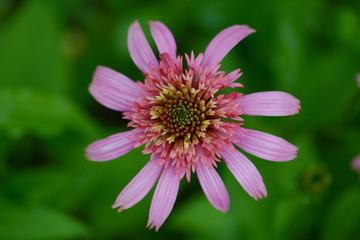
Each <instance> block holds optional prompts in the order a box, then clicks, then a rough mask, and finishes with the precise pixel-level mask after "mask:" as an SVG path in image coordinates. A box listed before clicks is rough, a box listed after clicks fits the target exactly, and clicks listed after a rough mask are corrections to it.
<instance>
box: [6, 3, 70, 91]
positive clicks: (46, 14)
mask: <svg viewBox="0 0 360 240" xmlns="http://www.w3.org/2000/svg"><path fill="white" fill-rule="evenodd" d="M49 4H50V3H49V2H46V1H27V2H25V3H24V4H23V5H22V6H21V7H22V8H21V9H20V11H18V12H17V13H16V15H14V16H13V18H12V19H11V21H9V22H7V24H6V25H4V29H3V31H2V34H3V36H2V37H3V38H2V39H1V40H2V41H0V52H1V54H0V72H1V78H0V83H1V85H2V87H4V86H11V87H19V88H23V87H26V88H35V89H41V90H44V91H50V92H53V93H62V92H64V91H65V90H66V88H67V81H68V68H67V65H66V62H65V58H64V56H63V54H62V53H61V44H60V43H61V41H60V39H61V38H60V36H61V35H60V24H59V22H58V21H57V19H56V17H55V16H56V14H54V11H53V9H52V8H51V7H50V5H49Z"/></svg>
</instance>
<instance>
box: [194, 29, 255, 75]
mask: <svg viewBox="0 0 360 240" xmlns="http://www.w3.org/2000/svg"><path fill="white" fill-rule="evenodd" d="M253 32H255V30H254V29H251V28H249V27H248V26H246V25H235V26H231V27H228V28H226V29H224V30H223V31H221V32H220V33H218V34H217V35H216V36H215V37H214V38H213V39H212V40H211V42H210V43H209V45H208V46H207V48H206V50H205V53H204V59H203V61H202V63H201V65H202V67H204V68H205V67H206V66H209V67H211V66H213V65H214V64H218V63H220V62H221V60H222V59H223V58H224V57H225V56H226V54H228V52H230V50H231V49H232V48H233V47H235V45H236V44H238V43H239V42H240V41H241V40H243V39H244V38H245V37H247V36H248V35H249V34H251V33H253Z"/></svg>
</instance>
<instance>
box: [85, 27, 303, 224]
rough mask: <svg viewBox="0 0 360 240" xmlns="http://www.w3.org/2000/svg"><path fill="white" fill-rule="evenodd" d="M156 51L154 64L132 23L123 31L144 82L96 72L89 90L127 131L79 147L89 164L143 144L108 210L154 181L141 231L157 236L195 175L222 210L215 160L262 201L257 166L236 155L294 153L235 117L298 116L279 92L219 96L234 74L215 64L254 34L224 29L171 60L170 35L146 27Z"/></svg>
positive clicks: (224, 199) (295, 105) (284, 156)
mask: <svg viewBox="0 0 360 240" xmlns="http://www.w3.org/2000/svg"><path fill="white" fill-rule="evenodd" d="M150 30H151V34H152V36H153V38H154V40H155V43H156V46H157V48H158V50H159V53H160V56H159V61H158V59H157V58H156V57H155V55H154V53H153V51H152V50H151V48H150V46H149V44H148V42H147V40H146V38H145V35H144V33H143V31H142V29H141V27H140V25H139V23H138V22H137V21H135V22H134V23H133V24H132V25H131V26H130V28H129V34H128V48H129V52H130V55H131V58H132V60H133V61H134V63H135V64H136V66H137V67H138V68H139V69H140V70H141V71H142V72H143V74H144V76H145V81H144V82H140V81H138V82H136V83H135V82H133V81H132V80H130V79H129V78H127V77H126V76H124V75H122V74H120V73H117V72H115V71H113V70H111V69H109V68H106V67H102V66H98V67H97V69H96V71H95V74H94V78H93V81H92V83H91V85H90V88H89V91H90V93H91V94H92V95H93V96H94V98H95V99H96V100H98V101H99V102H100V103H101V104H103V105H104V106H106V107H108V108H111V109H113V110H116V111H121V112H123V115H124V118H125V119H128V120H130V122H129V124H128V127H131V128H132V130H129V131H127V132H122V133H117V134H115V135H112V136H110V137H108V138H105V139H102V140H99V141H96V142H94V143H92V144H90V145H89V146H88V147H87V148H86V156H87V157H88V158H89V159H90V160H93V161H107V160H111V159H115V158H118V157H120V156H122V155H124V154H126V153H127V152H129V151H130V150H131V149H133V148H137V147H139V146H141V145H145V149H144V150H143V153H144V154H151V156H150V160H149V162H148V163H147V164H146V165H145V167H144V168H143V169H142V170H141V171H140V172H139V173H138V174H137V175H136V176H135V178H134V179H133V180H132V181H131V182H130V183H129V184H128V185H127V186H126V187H125V188H124V189H123V190H122V192H121V193H120V195H119V196H118V198H117V199H116V201H115V203H114V205H113V207H120V209H119V211H122V210H124V209H127V208H130V207H132V206H133V205H135V204H136V203H138V202H139V201H140V200H141V199H142V198H143V197H144V196H145V195H146V194H147V193H148V192H149V191H150V190H151V188H152V187H153V186H154V185H155V183H156V182H157V181H158V183H157V187H156V189H155V193H154V196H153V199H152V202H151V207H150V214H149V221H148V226H149V227H150V228H153V227H155V229H156V230H158V229H159V227H160V226H161V225H162V224H163V222H164V221H165V219H166V218H167V217H168V215H169V214H170V212H171V210H172V208H173V205H174V203H175V199H176V196H177V192H178V188H179V183H180V180H181V179H182V178H183V176H185V175H186V178H187V180H188V181H190V176H191V173H196V175H197V177H198V179H199V182H200V185H201V187H202V189H203V191H204V193H205V195H206V197H207V198H208V200H209V201H210V203H211V204H212V205H213V206H214V207H215V208H217V209H219V210H221V211H223V212H226V211H227V210H228V208H229V197H228V193H227V191H226V188H225V186H224V183H223V182H222V180H221V178H220V176H219V174H218V173H217V172H216V170H215V167H217V163H218V162H221V161H222V160H223V161H224V162H225V164H226V165H227V167H228V168H229V170H230V171H231V172H232V173H233V175H234V176H235V178H236V179H237V180H238V182H239V183H240V184H241V186H242V187H243V188H244V189H245V191H247V192H248V193H249V195H250V196H252V197H253V198H254V199H258V198H263V197H264V196H266V195H267V192H266V188H265V185H264V183H263V180H262V177H261V175H260V173H259V172H258V170H257V169H256V167H255V166H254V165H253V164H252V163H251V162H250V161H249V160H248V159H247V158H246V157H245V156H244V155H243V154H242V153H241V152H239V151H238V150H237V149H235V147H234V144H235V145H236V146H238V147H239V148H240V149H242V150H244V151H246V152H248V153H250V154H253V155H255V156H258V157H260V158H263V159H266V160H271V161H288V160H292V159H294V158H295V157H296V154H297V149H298V148H297V147H296V146H294V145H292V144H290V143H289V142H287V141H285V140H283V139H281V138H279V137H276V136H273V135H270V134H267V133H263V132H259V131H255V130H250V129H245V128H243V127H242V125H243V123H244V121H243V119H242V118H241V117H240V115H262V116H286V115H292V114H295V113H298V111H299V109H300V105H299V104H300V102H299V101H298V100H297V99H296V98H294V97H293V96H291V95H290V94H287V93H284V92H259V93H253V94H248V95H243V94H241V93H238V92H232V93H230V94H227V95H226V94H219V93H218V92H219V91H220V90H221V89H224V88H239V87H242V84H240V83H235V80H237V79H238V78H239V77H240V76H241V74H242V73H240V69H237V70H235V71H233V72H230V73H228V74H226V73H225V72H224V71H221V70H220V62H221V60H222V59H223V58H224V57H225V56H226V54H227V53H228V52H229V51H230V50H231V49H232V48H233V47H234V46H235V45H236V44H237V43H238V42H240V41H241V40H242V39H244V38H245V37H246V36H248V35H249V34H251V33H253V32H255V31H254V30H253V29H251V28H249V27H248V26H246V25H235V26H231V27H229V28H227V29H225V30H223V31H222V32H220V33H219V34H218V35H216V36H215V38H214V39H213V40H212V41H211V42H210V44H209V45H208V47H207V48H206V50H205V53H204V54H202V53H200V54H199V55H198V56H196V57H195V55H194V53H193V52H191V54H190V56H189V55H187V54H185V55H184V56H185V61H186V66H187V67H184V66H183V61H184V59H183V56H177V53H176V43H175V40H174V37H173V35H172V33H171V32H170V30H169V29H168V28H167V27H166V26H165V25H164V24H163V23H161V22H150Z"/></svg>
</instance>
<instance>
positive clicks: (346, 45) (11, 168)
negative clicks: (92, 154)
mask: <svg viewBox="0 0 360 240" xmlns="http://www.w3.org/2000/svg"><path fill="white" fill-rule="evenodd" d="M135 19H139V21H140V23H141V25H142V27H143V30H144V31H145V34H146V35H147V37H148V40H149V41H150V43H151V45H152V46H153V47H154V48H153V49H154V50H155V52H156V51H157V50H156V48H155V44H154V42H153V40H152V38H151V36H150V34H149V29H148V26H147V22H148V21H149V20H160V21H162V22H164V23H165V24H166V25H167V26H168V27H169V28H170V29H171V30H172V32H173V34H174V36H175V39H176V41H177V44H178V53H179V54H183V53H185V52H186V53H190V51H191V50H194V51H195V53H199V52H203V51H204V49H205V48H206V46H207V44H208V43H209V42H210V40H211V39H212V38H213V37H214V36H215V35H216V34H217V33H218V32H219V31H220V30H222V29H224V28H226V27H228V26H230V25H234V24H248V25H249V26H251V27H252V28H254V29H256V30H257V32H256V33H255V34H252V35H250V36H249V37H247V38H246V39H245V40H243V41H242V42H241V43H240V44H238V45H237V46H236V47H235V48H234V49H233V50H232V51H231V52H230V54H228V56H227V57H226V58H225V59H224V61H223V67H222V69H223V70H225V71H231V70H234V69H236V68H239V67H241V68H242V71H243V72H244V74H243V76H242V77H241V78H240V79H239V80H238V81H239V82H241V83H243V84H244V85H245V87H244V88H243V89H240V90H241V91H242V92H243V93H245V94H246V93H252V92H257V91H274V90H279V91H286V92H289V93H291V94H292V95H294V96H295V97H297V98H298V99H300V100H301V105H302V110H301V113H300V114H299V115H295V116H290V117H246V118H245V127H248V128H252V129H257V130H261V131H264V132H268V133H271V134H274V135H277V136H280V137H283V138H285V139H287V140H289V141H290V142H292V143H294V144H295V145H297V146H299V147H300V150H299V156H298V158H296V159H295V160H293V161H290V162H285V163H273V162H269V161H264V160H261V159H258V158H256V157H254V156H250V155H247V156H248V157H249V158H250V159H251V160H252V161H253V163H254V164H255V165H256V166H257V168H258V169H259V171H260V172H261V174H262V176H263V179H264V182H265V184H266V186H267V190H268V197H267V198H266V199H262V200H259V201H254V200H253V199H252V198H251V197H250V196H248V195H247V194H246V193H245V191H244V190H243V189H242V188H241V186H240V185H239V184H238V183H237V181H236V180H235V178H234V177H233V176H232V175H231V174H230V172H229V171H228V169H226V167H225V165H224V164H219V167H218V171H219V173H220V175H221V176H222V178H223V180H224V182H225V185H226V186H227V189H228V192H229V195H230V202H231V204H230V210H229V212H228V213H226V214H223V213H222V212H219V211H217V210H215V209H214V208H213V207H212V206H211V205H210V203H209V202H208V201H207V199H206V197H205V195H204V194H203V193H202V190H201V188H200V186H199V183H198V181H197V179H196V176H194V175H193V177H192V181H191V183H190V184H188V183H187V182H186V181H185V180H184V179H183V180H182V182H181V186H180V192H179V195H178V198H177V200H176V203H175V207H174V209H173V211H172V213H171V214H170V216H169V218H168V219H167V220H166V222H165V223H164V225H163V226H162V227H161V228H160V230H159V232H158V233H155V231H154V230H151V231H149V230H148V229H146V228H145V226H146V223H147V218H148V211H149V206H150V202H151V198H152V194H153V190H152V191H151V192H150V194H148V196H147V197H146V198H145V199H143V200H142V201H141V202H140V203H138V204H137V205H135V206H134V207H133V208H131V209H128V210H126V211H124V212H122V213H120V214H119V213H117V212H116V210H114V209H111V205H112V204H113V202H114V201H115V198H116V197H117V195H118V193H119V192H120V191H121V189H122V188H123V187H125V186H126V184H127V183H128V182H129V181H130V180H131V179H132V178H133V177H134V176H135V175H136V173H137V172H138V171H139V170H140V169H141V168H142V166H143V165H144V164H145V163H146V162H147V161H148V158H149V156H148V155H145V156H143V155H142V154H141V149H137V150H133V151H132V152H130V153H129V154H127V155H126V156H123V157H120V158H119V159H116V160H113V161H109V162H106V163H96V162H90V161H87V160H86V159H85V157H84V148H85V147H86V146H87V145H88V144H90V143H91V142H93V141H95V140H97V139H100V138H104V137H107V136H109V135H111V134H114V133H117V132H119V131H124V129H125V128H126V122H125V121H123V120H122V118H121V117H122V114H121V113H119V112H115V111H112V110H109V109H107V108H105V107H103V106H101V105H100V104H98V103H97V102H96V101H95V100H94V99H93V98H92V97H91V96H90V94H89V93H88V90H87V88H88V86H89V83H90V81H91V78H92V74H93V72H94V70H95V67H96V66H97V65H104V66H107V67H111V68H113V69H115V70H117V71H119V72H122V73H123V74H125V75H127V76H129V77H130V78H132V79H134V80H140V81H142V80H143V76H142V74H141V72H140V71H139V70H138V69H137V68H136V67H135V65H134V64H133V62H132V61H131V58H130V56H129V53H128V50H127V44H126V39H127V30H128V27H129V25H130V24H131V23H132V22H133V21H134V20H135ZM359 39H360V2H359V1H356V0H354V1H350V0H345V1H340V0H316V1H314V0H294V1H286V0H274V1H265V0H264V1H228V0H222V1H214V2H211V1H208V0H197V1H194V0H182V1H170V0H168V1H166V0H156V1H145V0H142V1H130V0H127V1H125V0H122V1H116V0H104V1H100V0H99V1H85V0H78V1H73V0H59V1H45V0H43V1H41V0H33V1H30V0H27V1H25V0H23V1H21V0H17V1H15V0H0V239H4V240H5V239H20V240H21V239H280V240H282V239H299V240H300V239H326V240H327V239H360V182H359V175H358V174H357V173H356V172H354V171H353V170H351V168H350V162H351V160H352V158H353V157H355V156H356V155H358V154H360V124H359V123H360V91H359V88H357V86H356V82H355V74H356V73H357V72H360V41H359Z"/></svg>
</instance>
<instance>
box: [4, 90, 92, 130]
mask: <svg viewBox="0 0 360 240" xmlns="http://www.w3.org/2000/svg"><path fill="white" fill-rule="evenodd" d="M0 109H1V114H0V128H3V129H4V130H5V131H7V132H8V133H9V134H10V135H12V136H15V137H19V136H21V135H23V134H24V133H26V132H31V133H35V134H37V135H40V136H43V137H49V136H52V135H56V134H58V133H59V132H61V130H63V128H64V127H65V126H67V125H73V126H77V127H79V129H81V130H84V131H86V132H89V133H91V132H93V131H95V129H96V128H95V127H94V126H93V123H91V122H90V120H87V119H88V118H87V116H86V115H84V113H83V112H82V111H80V109H79V108H78V107H77V106H76V104H74V103H72V102H71V101H69V100H67V99H66V98H64V97H62V96H61V95H54V94H48V93H44V92H41V91H35V90H30V89H25V88H24V89H7V88H2V89H0Z"/></svg>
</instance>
